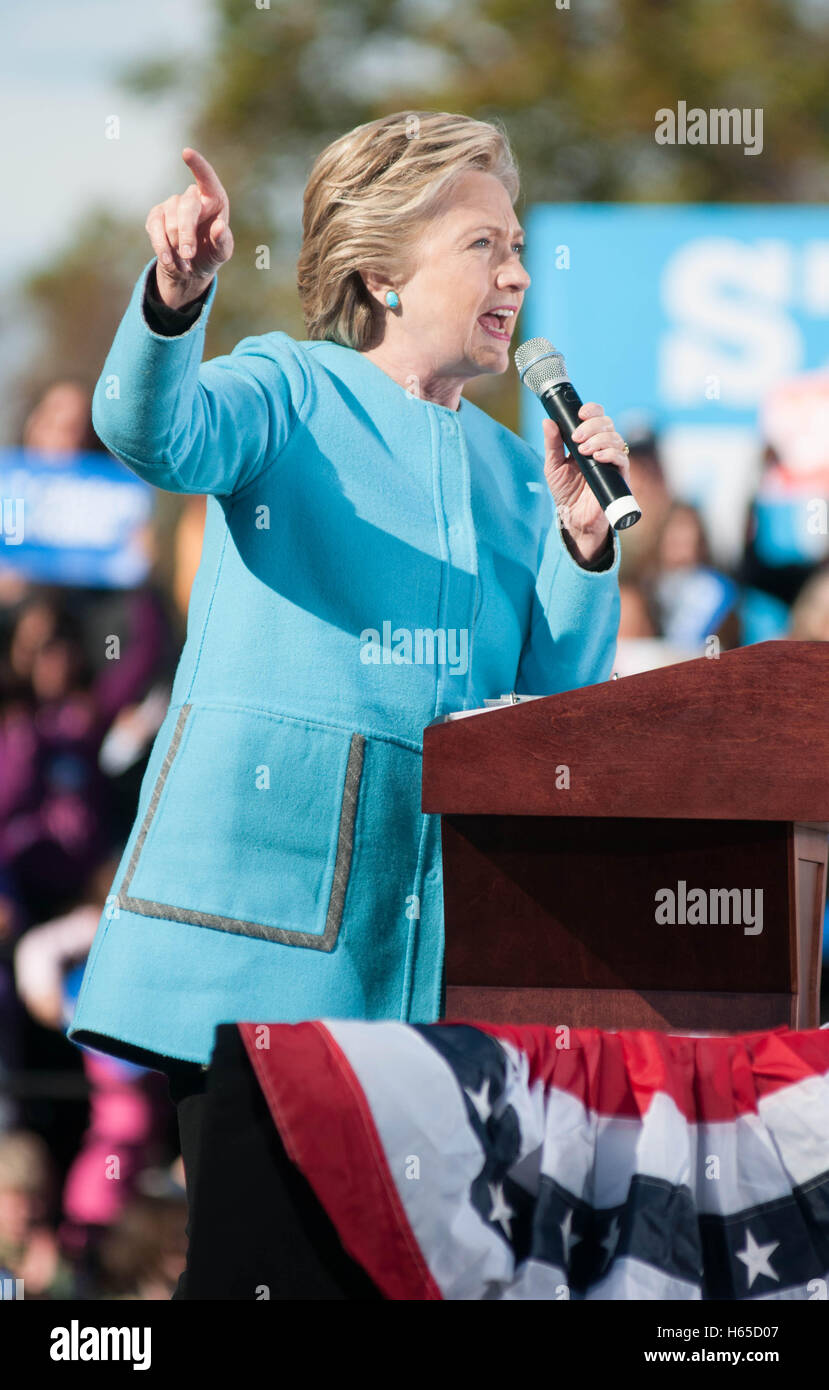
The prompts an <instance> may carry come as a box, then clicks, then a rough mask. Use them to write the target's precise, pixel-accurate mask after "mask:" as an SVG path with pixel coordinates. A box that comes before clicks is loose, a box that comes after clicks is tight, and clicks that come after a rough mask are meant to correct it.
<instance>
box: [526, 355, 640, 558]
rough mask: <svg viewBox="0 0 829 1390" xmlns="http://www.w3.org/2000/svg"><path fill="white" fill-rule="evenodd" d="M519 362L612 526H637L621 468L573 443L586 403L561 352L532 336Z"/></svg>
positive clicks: (636, 511)
mask: <svg viewBox="0 0 829 1390" xmlns="http://www.w3.org/2000/svg"><path fill="white" fill-rule="evenodd" d="M515 365H516V367H517V368H518V375H519V376H520V378H521V380H522V381H523V383H524V385H525V386H528V387H529V389H530V390H531V391H533V392H534V393H535V395H536V396H537V397H538V399H539V400H540V401H541V404H542V405H543V407H544V409H545V410H546V412H547V414H548V415H549V417H550V419H551V420H555V422H556V424H557V425H558V427H559V429H560V430H561V437H562V439H563V440H564V443H565V444H566V445H567V452H568V453H569V455H570V457H571V459H572V460H573V462H574V463H577V464H578V466H579V468H580V470H581V472H582V475H583V476H584V478H585V480H586V482H587V485H588V487H589V488H590V491H591V492H592V493H593V496H594V497H595V498H596V501H597V502H598V503H599V506H600V507H601V509H602V511H603V512H604V514H605V516H606V517H607V519H608V521H609V522H610V525H611V526H612V527H613V528H614V529H615V530H616V531H623V530H624V529H625V528H626V527H628V526H635V525H636V523H637V521H639V520H640V518H641V516H642V513H641V511H640V509H639V506H638V504H637V502H636V499H635V498H634V496H633V493H632V492H631V490H630V488H629V487H628V485H627V483H626V482H625V480H624V478H623V477H622V475H621V473H620V472H619V470H618V468H614V466H613V464H612V463H600V462H599V461H598V460H596V459H593V458H591V457H590V455H589V454H582V453H579V446H578V444H575V443H574V442H573V431H574V430H577V429H578V427H579V425H583V424H584V421H583V420H582V419H581V418H580V416H579V408H580V407H581V404H582V402H581V400H580V399H579V394H578V392H577V391H576V388H575V387H574V385H573V383H572V382H571V380H570V378H569V376H568V375H567V367H566V364H565V361H564V358H563V357H562V355H561V353H560V352H557V351H556V349H555V348H554V347H553V345H552V343H550V342H548V341H547V339H546V338H530V340H529V342H526V343H522V344H521V346H520V347H517V348H516V349H515Z"/></svg>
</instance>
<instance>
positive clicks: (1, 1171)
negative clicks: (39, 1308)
mask: <svg viewBox="0 0 829 1390" xmlns="http://www.w3.org/2000/svg"><path fill="white" fill-rule="evenodd" d="M55 1189H56V1182H55V1168H54V1164H53V1162H52V1159H51V1157H50V1155H49V1150H48V1148H47V1147H46V1144H45V1143H44V1141H43V1140H42V1139H41V1137H40V1135H38V1134H33V1133H31V1132H29V1131H28V1130H12V1131H10V1132H9V1133H7V1134H0V1278H3V1277H5V1278H12V1279H22V1280H23V1281H24V1289H23V1297H24V1298H26V1299H33V1298H36V1299H63V1298H72V1297H73V1295H74V1293H75V1281H74V1277H73V1272H72V1268H71V1265H70V1264H69V1262H68V1261H67V1260H65V1259H64V1258H63V1256H62V1255H61V1252H60V1248H59V1244H58V1239H57V1235H56V1232H55V1229H54V1226H53V1224H52V1221H53V1217H54V1209H55Z"/></svg>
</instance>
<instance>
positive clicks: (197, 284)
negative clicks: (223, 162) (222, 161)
mask: <svg viewBox="0 0 829 1390" xmlns="http://www.w3.org/2000/svg"><path fill="white" fill-rule="evenodd" d="M182 158H183V160H184V162H185V164H186V165H187V167H188V169H189V170H190V172H191V174H192V175H193V178H194V179H195V183H191V184H190V186H189V188H187V189H186V190H185V192H184V193H173V194H172V195H171V196H170V197H169V198H167V199H166V200H165V201H164V202H163V203H156V205H155V207H154V208H151V209H150V213H149V216H148V218H147V221H146V222H145V223H144V225H145V227H146V229H147V233H148V235H149V238H150V241H151V242H152V247H153V250H154V252H155V254H156V256H157V258H158V259H157V263H156V268H155V278H156V284H157V286H158V293H159V295H160V296H161V298H162V299H163V301H164V303H165V304H167V305H168V306H169V307H170V308H171V309H181V308H182V307H183V305H185V304H189V303H190V301H191V300H193V299H198V297H199V295H200V294H202V293H203V292H204V290H205V289H206V288H207V286H208V285H209V284H210V281H211V280H212V279H213V276H214V275H215V274H216V271H217V270H218V268H219V266H220V265H223V264H224V262H225V261H229V260H230V258H231V256H232V255H233V233H232V232H231V230H230V225H229V221H230V204H229V202H228V197H227V193H226V192H225V190H224V188H223V187H222V184H221V183H220V181H219V176H218V174H217V173H216V171H215V169H214V168H213V166H212V164H209V163H208V161H207V160H206V159H205V158H204V155H201V154H199V153H198V151H197V150H193V149H190V147H189V146H187V147H185V149H183V150H182Z"/></svg>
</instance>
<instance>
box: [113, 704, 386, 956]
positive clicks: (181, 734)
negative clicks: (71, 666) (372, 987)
mask: <svg viewBox="0 0 829 1390" xmlns="http://www.w3.org/2000/svg"><path fill="white" fill-rule="evenodd" d="M364 748H365V739H364V737H363V736H362V735H361V734H358V733H349V732H348V731H346V730H341V729H336V728H332V727H330V726H328V725H325V724H319V723H316V722H315V721H310V720H304V719H299V718H297V719H291V718H288V717H284V716H280V715H276V714H273V715H272V714H266V713H264V712H263V711H259V710H247V709H242V708H239V707H237V706H220V705H201V704H200V705H192V704H185V705H182V707H181V710H180V712H179V715H178V719H177V721H176V725H175V728H174V730H173V733H172V737H171V738H170V742H169V746H168V748H167V752H166V756H165V758H164V761H163V763H162V764H161V767H160V769H159V771H158V773H157V775H156V778H155V782H154V784H153V787H152V792H151V794H150V797H149V801H148V802H147V804H146V809H145V810H144V813H143V816H142V819H141V823H140V827H139V830H138V835H137V837H136V840H135V844H134V847H133V851H132V854H131V856H130V860H129V863H128V865H127V869H126V873H125V875H124V878H123V881H122V882H121V884H120V886H119V889H118V901H119V903H120V905H121V906H122V907H123V908H124V909H125V910H126V911H129V912H136V913H139V914H140V915H143V916H147V917H162V918H165V919H168V920H172V921H178V922H189V923H192V924H194V925H196V926H203V927H212V928H214V929H216V930H219V931H229V932H236V933H238V934H240V935H243V936H256V937H261V938H263V939H264V940H267V941H275V942H280V943H283V944H285V945H292V946H304V947H307V948H310V949H311V950H316V951H331V950H333V948H334V946H335V945H336V942H337V937H338V935H339V931H340V925H341V922H342V917H343V908H344V904H345V896H346V891H347V888H348V882H349V876H350V871H351V859H352V852H353V847H354V825H355V820H356V814H357V806H358V799H359V791H360V782H361V778H362V771H363V756H364ZM142 800H143V798H142Z"/></svg>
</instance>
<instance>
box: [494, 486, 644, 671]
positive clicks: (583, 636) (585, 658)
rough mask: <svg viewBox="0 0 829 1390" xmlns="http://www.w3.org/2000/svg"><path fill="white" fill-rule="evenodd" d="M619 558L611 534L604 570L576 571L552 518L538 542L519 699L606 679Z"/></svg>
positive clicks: (612, 646) (614, 633) (615, 628)
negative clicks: (609, 555)
mask: <svg viewBox="0 0 829 1390" xmlns="http://www.w3.org/2000/svg"><path fill="white" fill-rule="evenodd" d="M550 511H551V512H553V508H552V506H550ZM620 558H621V547H620V545H619V538H618V536H617V535H616V532H615V531H614V532H613V563H612V564H611V566H610V568H609V569H606V570H586V569H582V567H581V565H580V564H579V563H578V561H577V560H576V559H575V558H574V557H573V556H572V555H571V554H570V552H569V550H568V549H567V547H566V545H565V544H564V540H563V537H562V534H561V521H560V517H559V515H558V512H557V511H555V512H554V513H553V518H552V521H551V522H550V524H549V526H548V527H547V529H546V532H545V533H544V535H543V537H542V541H541V558H540V563H539V565H538V570H537V578H536V583H535V589H534V591H533V599H532V612H531V618H530V628H529V632H528V634H527V637H526V640H525V642H524V645H523V647H522V650H521V657H520V660H519V663H518V672H517V675H516V685H515V690H516V692H517V693H518V694H519V695H557V694H559V693H560V692H561V691H563V690H578V689H579V688H580V687H581V686H584V685H595V684H597V683H598V682H599V681H605V680H608V679H609V677H610V675H611V673H612V670H613V661H614V658H615V655H616V637H617V634H618V630H619V611H620V602H619V561H620Z"/></svg>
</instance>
